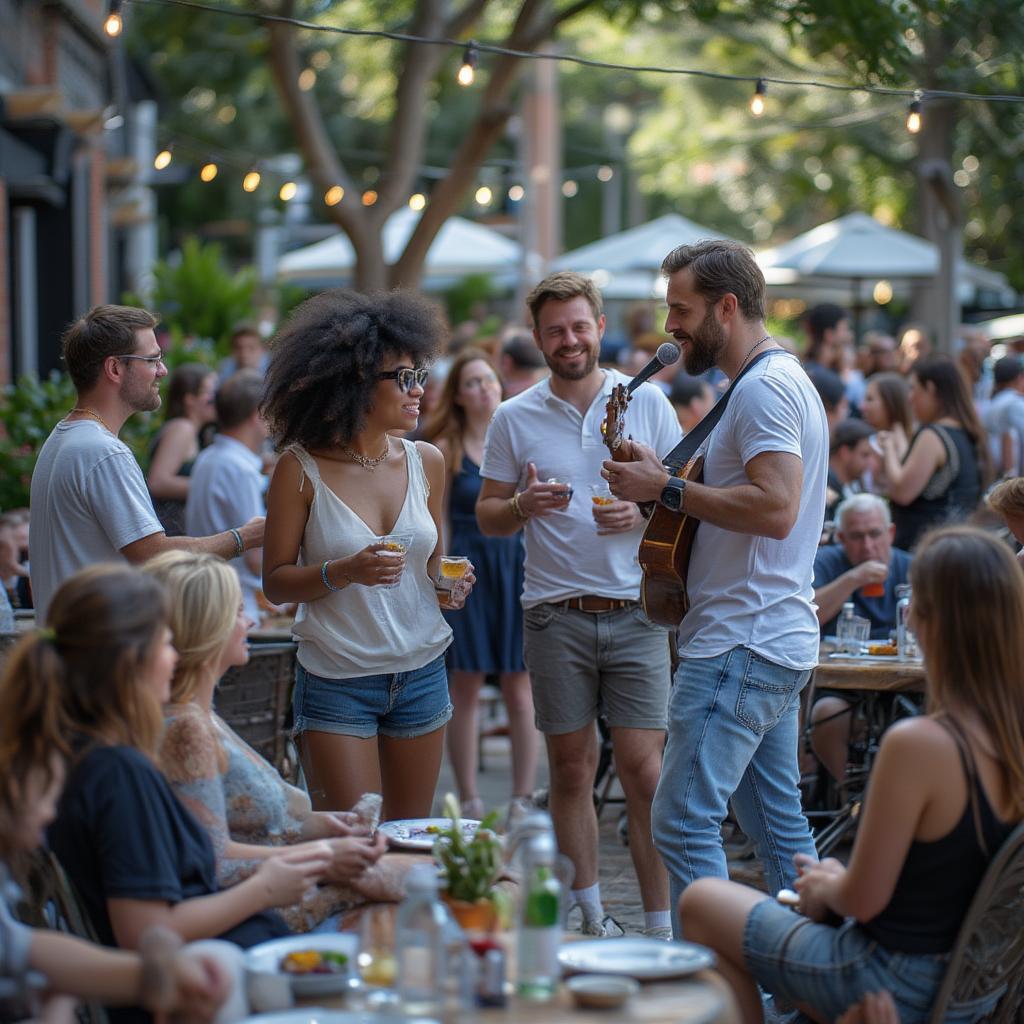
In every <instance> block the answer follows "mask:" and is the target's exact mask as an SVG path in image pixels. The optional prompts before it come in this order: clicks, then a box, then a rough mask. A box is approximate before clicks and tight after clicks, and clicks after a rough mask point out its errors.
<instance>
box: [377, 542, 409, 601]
mask: <svg viewBox="0 0 1024 1024" xmlns="http://www.w3.org/2000/svg"><path fill="white" fill-rule="evenodd" d="M377 543H378V544H383V545H384V547H383V548H382V549H381V550H380V551H378V552H377V555H378V557H379V558H398V557H400V556H401V555H404V554H405V553H406V551H408V550H409V546H410V545H411V544H412V534H411V533H389V534H387V536H385V537H378V538H377ZM401 582H402V581H401V580H399V581H398V583H385V584H382V586H383V588H384V589H385V590H393V589H394V588H395V587H397V586H399V585H400V584H401Z"/></svg>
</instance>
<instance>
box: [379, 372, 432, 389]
mask: <svg viewBox="0 0 1024 1024" xmlns="http://www.w3.org/2000/svg"><path fill="white" fill-rule="evenodd" d="M377 376H378V377H379V378H380V379H381V380H393V381H395V382H396V383H397V384H398V390H399V391H403V392H407V391H412V389H413V388H414V387H417V388H421V387H423V385H424V384H426V382H427V378H428V377H429V376H430V371H429V370H425V369H423V368H420V369H418V370H414V369H412V368H411V367H409V366H403V367H402V368H401V369H399V370H388V371H387V373H379V374H377Z"/></svg>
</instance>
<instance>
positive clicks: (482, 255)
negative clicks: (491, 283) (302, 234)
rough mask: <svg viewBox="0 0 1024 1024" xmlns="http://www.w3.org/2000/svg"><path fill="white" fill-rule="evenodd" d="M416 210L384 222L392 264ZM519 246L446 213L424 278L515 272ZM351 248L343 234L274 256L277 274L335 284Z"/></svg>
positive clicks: (347, 266) (351, 260)
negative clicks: (275, 257)
mask: <svg viewBox="0 0 1024 1024" xmlns="http://www.w3.org/2000/svg"><path fill="white" fill-rule="evenodd" d="M419 218H420V214H419V213H417V212H416V211H414V210H410V209H408V208H403V209H401V210H397V211H396V212H395V213H393V214H392V215H391V216H390V217H388V219H387V220H386V221H385V223H384V232H383V242H384V259H385V261H386V262H387V263H394V262H395V261H396V260H397V259H398V258H399V256H401V254H402V251H403V250H404V249H405V246H406V243H407V242H408V241H409V236H410V235H411V234H412V232H413V229H414V228H415V226H416V223H417V221H418V220H419ZM521 259H522V247H521V246H520V245H519V243H518V242H513V241H511V240H510V239H508V238H506V237H505V236H504V235H501V234H499V233H498V232H497V231H494V230H492V229H491V228H488V227H485V226H484V225H483V224H476V223H474V222H473V221H471V220H466V219H465V218H464V217H449V218H448V219H447V220H446V221H445V222H444V224H443V225H442V227H441V230H440V231H439V232H438V233H437V237H436V238H435V239H434V242H433V244H432V245H431V246H430V249H429V250H428V252H427V259H426V263H425V265H424V279H425V282H430V281H433V282H434V283H442V282H443V281H454V280H456V279H458V278H460V277H465V276H466V275H467V274H505V275H508V274H514V273H515V271H516V269H517V268H518V266H519V263H520V261H521ZM355 261H356V258H355V250H354V249H353V248H352V243H351V242H350V241H349V239H348V236H347V235H346V234H344V232H341V231H339V232H337V234H334V235H331V236H330V237H329V238H325V239H323V241H320V242H315V243H314V244H313V245H307V246H305V247H304V248H302V249H296V250H294V251H293V252H289V253H286V254H285V255H284V256H282V257H281V258H280V260H278V263H277V276H278V278H279V279H281V280H285V281H294V282H296V283H300V284H304V285H308V286H310V287H315V286H324V285H337V284H340V283H342V282H344V281H346V280H348V279H349V278H350V277H351V274H352V268H353V267H354V266H355Z"/></svg>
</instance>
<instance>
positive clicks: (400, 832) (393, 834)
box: [377, 818, 480, 850]
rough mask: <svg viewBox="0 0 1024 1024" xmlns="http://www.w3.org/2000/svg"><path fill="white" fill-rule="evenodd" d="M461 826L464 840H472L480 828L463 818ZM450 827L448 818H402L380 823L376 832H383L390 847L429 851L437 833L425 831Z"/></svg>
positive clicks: (476, 822)
mask: <svg viewBox="0 0 1024 1024" xmlns="http://www.w3.org/2000/svg"><path fill="white" fill-rule="evenodd" d="M461 824H462V836H463V838H464V839H472V838H473V836H474V835H476V830H477V829H478V828H479V827H480V822H479V821H474V820H472V819H470V818H463V819H462V823H461ZM450 825H451V819H449V818H403V819H402V820H401V821H382V822H381V823H380V826H379V827H378V829H377V831H378V832H383V833H384V835H386V836H387V837H388V842H389V843H391V845H392V846H402V847H405V849H408V850H430V849H433V846H434V840H435V839H436V838H437V837H438V835H439V832H436V831H430V832H428V831H427V829H440V830H443V829H446V828H448V827H449V826H450Z"/></svg>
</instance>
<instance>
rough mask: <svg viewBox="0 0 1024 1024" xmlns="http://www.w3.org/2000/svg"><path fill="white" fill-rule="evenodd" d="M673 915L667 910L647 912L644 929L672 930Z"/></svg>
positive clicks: (645, 913) (645, 912)
mask: <svg viewBox="0 0 1024 1024" xmlns="http://www.w3.org/2000/svg"><path fill="white" fill-rule="evenodd" d="M671 927H672V915H671V914H670V913H669V912H668V911H667V910H645V911H644V928H645V929H648V928H671Z"/></svg>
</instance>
